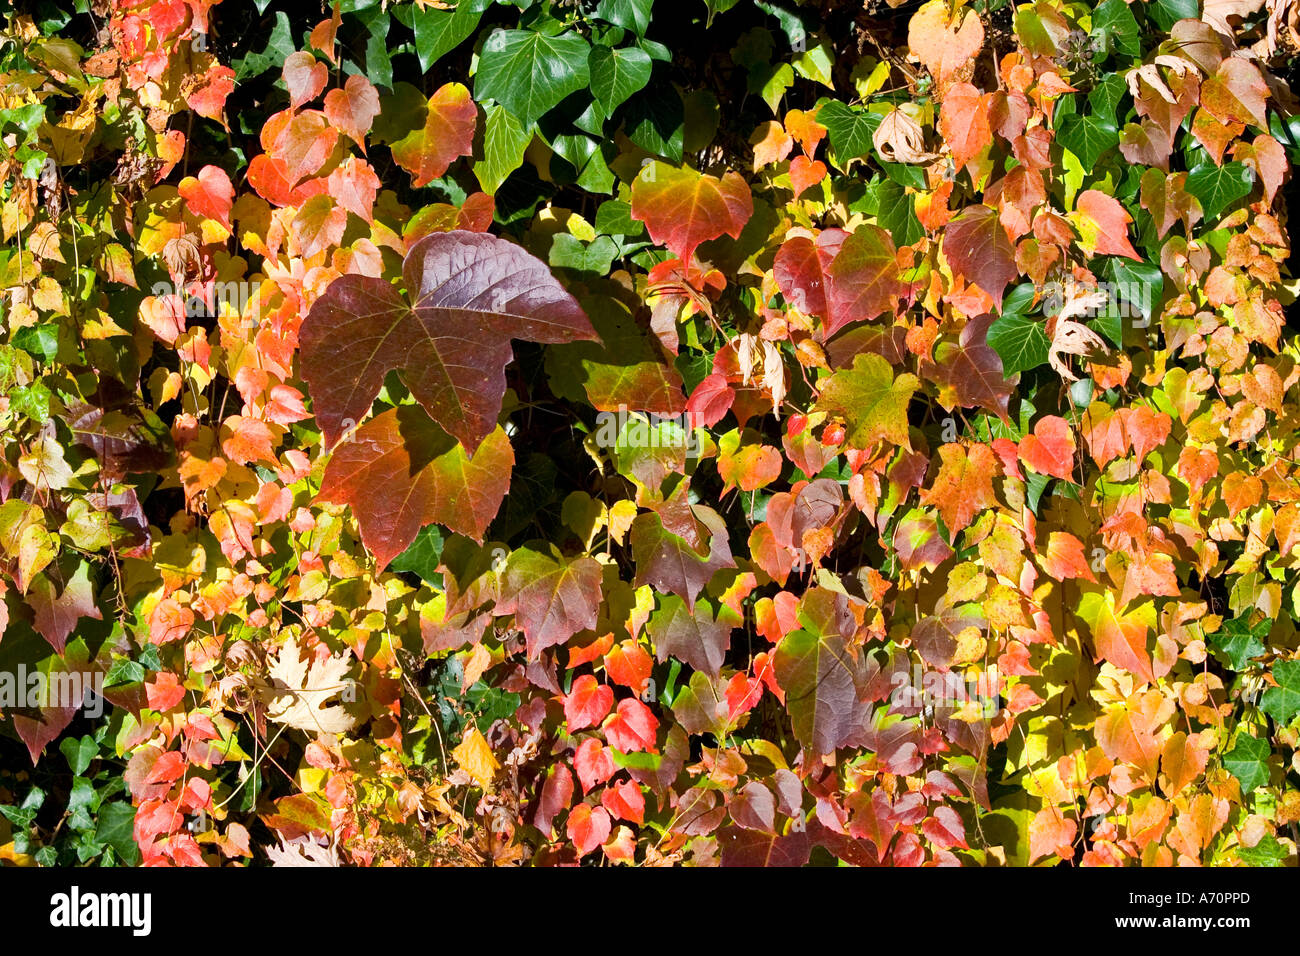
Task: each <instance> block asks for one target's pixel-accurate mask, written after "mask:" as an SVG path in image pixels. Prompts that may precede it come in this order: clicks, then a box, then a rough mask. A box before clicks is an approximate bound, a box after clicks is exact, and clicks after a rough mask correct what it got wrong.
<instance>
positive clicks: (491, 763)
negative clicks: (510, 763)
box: [451, 727, 501, 790]
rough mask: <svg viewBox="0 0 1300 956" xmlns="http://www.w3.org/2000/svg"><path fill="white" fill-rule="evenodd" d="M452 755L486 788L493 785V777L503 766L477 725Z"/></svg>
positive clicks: (476, 781) (462, 767)
mask: <svg viewBox="0 0 1300 956" xmlns="http://www.w3.org/2000/svg"><path fill="white" fill-rule="evenodd" d="M451 755H452V757H453V758H454V759H455V761H456V763H457V764H458V765H459V766H460V768H461V769H462V770H464V771H465V772H466V773H467V774H469V775H470V776H471V777H473V778H474V782H475V783H477V784H478V785H479V786H480V787H482V788H483V789H484V790H486V789H487V788H488V787H490V786H491V785H492V778H493V777H494V776H496V772H497V770H498V769H499V768H500V767H501V764H499V763H497V758H496V757H494V756H492V748H491V747H489V746H488V742H487V740H485V739H484V737H483V735H482V734H481V733H479V730H478V728H477V727H471V728H470V731H469V733H467V734H466V735H465V739H464V740H462V741H461V742H460V743H459V744H458V745H457V746H456V748H455V749H454V750H452V752H451Z"/></svg>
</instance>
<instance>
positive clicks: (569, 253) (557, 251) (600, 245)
mask: <svg viewBox="0 0 1300 956" xmlns="http://www.w3.org/2000/svg"><path fill="white" fill-rule="evenodd" d="M616 256H618V246H617V245H616V244H615V243H614V240H613V239H611V238H610V237H609V236H597V237H596V238H595V240H593V241H592V242H590V243H585V242H583V241H582V240H581V239H579V238H577V237H576V236H571V235H569V234H568V233H567V232H562V233H560V234H558V235H557V236H556V237H555V243H554V244H553V245H552V246H551V254H550V264H551V265H552V266H559V267H562V268H565V269H575V270H577V271H578V272H594V273H596V274H597V275H601V276H606V275H609V267H610V264H611V263H613V261H614V259H615V257H616Z"/></svg>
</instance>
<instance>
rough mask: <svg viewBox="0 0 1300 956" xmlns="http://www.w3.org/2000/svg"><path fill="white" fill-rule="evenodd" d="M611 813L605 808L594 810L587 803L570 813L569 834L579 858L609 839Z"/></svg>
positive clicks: (581, 804) (579, 805)
mask: <svg viewBox="0 0 1300 956" xmlns="http://www.w3.org/2000/svg"><path fill="white" fill-rule="evenodd" d="M610 825H611V824H610V819H609V813H608V812H607V811H606V810H605V808H604V807H596V808H595V809H594V810H593V809H592V808H591V807H590V806H588V805H587V804H585V803H580V804H578V805H577V806H576V807H574V808H573V809H572V810H570V811H569V825H568V831H567V832H568V834H569V839H570V840H572V841H573V845H574V846H576V847H577V848H578V855H579V856H586V855H587V854H588V853H590V852H591V851H592V850H594V849H596V847H598V846H600V845H601V844H602V843H604V842H605V841H606V840H607V839H609V831H610Z"/></svg>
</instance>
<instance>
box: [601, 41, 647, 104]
mask: <svg viewBox="0 0 1300 956" xmlns="http://www.w3.org/2000/svg"><path fill="white" fill-rule="evenodd" d="M587 62H588V66H589V67H590V70H591V92H592V95H593V96H595V97H596V102H597V103H599V104H600V108H601V109H602V110H604V111H605V115H606V116H612V115H614V110H615V109H617V108H618V107H619V105H620V104H622V103H623V101H624V100H626V99H627V98H628V97H629V96H631V95H632V94H633V93H635V92H637V91H638V90H640V89H641V88H643V87H644V86H645V85H646V84H647V83H649V82H650V69H651V67H652V66H653V63H652V62H651V60H650V55H649V54H648V53H646V52H645V51H644V50H638V49H637V48H636V47H626V48H624V49H621V50H611V49H610V48H609V47H604V46H597V47H592V48H591V55H590V57H589V58H588V60H587Z"/></svg>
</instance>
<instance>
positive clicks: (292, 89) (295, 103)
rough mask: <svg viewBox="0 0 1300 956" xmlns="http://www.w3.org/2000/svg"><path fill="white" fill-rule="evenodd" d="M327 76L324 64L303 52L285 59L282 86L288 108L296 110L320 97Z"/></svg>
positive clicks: (327, 72) (291, 54) (327, 71)
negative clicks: (287, 99) (286, 92)
mask: <svg viewBox="0 0 1300 956" xmlns="http://www.w3.org/2000/svg"><path fill="white" fill-rule="evenodd" d="M329 75H330V71H329V69H328V68H327V67H326V66H325V64H324V63H318V62H316V58H315V57H314V56H312V55H311V54H310V53H308V52H306V51H305V50H299V51H298V52H297V53H290V54H289V55H288V56H287V57H285V59H284V85H285V86H286V87H288V88H289V108H290V109H295V110H296V109H297V108H298V107H300V106H302V105H303V104H304V103H306V102H308V101H310V100H314V99H315V98H316V97H318V96H320V91H321V90H323V89H325V83H326V81H327V80H329ZM331 119H332V118H331ZM336 125H337V124H336ZM345 132H346V130H345Z"/></svg>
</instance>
